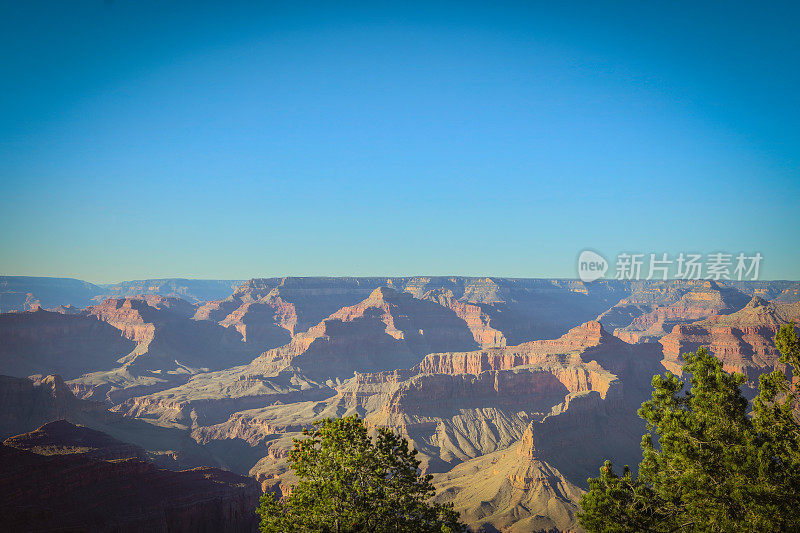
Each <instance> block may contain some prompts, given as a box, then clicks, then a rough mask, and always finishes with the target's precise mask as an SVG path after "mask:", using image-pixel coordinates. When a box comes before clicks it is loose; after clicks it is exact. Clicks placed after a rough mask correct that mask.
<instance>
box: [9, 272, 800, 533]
mask: <svg viewBox="0 0 800 533" xmlns="http://www.w3.org/2000/svg"><path fill="white" fill-rule="evenodd" d="M133 286H135V287H137V288H139V289H148V290H142V291H140V292H145V293H146V292H149V289H152V291H155V292H158V291H160V290H162V289H161V288H159V287H161V285H158V284H153V285H152V286H149V287H144V285H135V284H134V285H132V287H133ZM164 287H166V285H165V286H164ZM126 290H133V289H131V288H129V289H126ZM791 290H792V284H791V283H788V282H753V283H733V282H731V283H729V284H728V283H725V284H722V283H720V284H716V283H706V282H669V283H662V282H640V283H630V282H621V281H598V282H592V283H581V282H577V281H568V280H514V279H503V278H465V277H416V278H274V279H255V280H250V281H249V282H247V283H245V284H243V285H242V286H241V287H239V288H238V289H237V290H236V291H235V292H234V294H232V295H231V296H230V297H228V298H222V297H218V298H215V300H214V301H210V302H206V303H203V304H200V305H196V303H195V300H190V301H184V300H182V299H178V298H175V297H174V295H173V296H170V295H157V294H144V295H141V296H136V297H131V296H126V297H119V298H112V299H110V300H106V301H103V302H101V303H99V304H98V305H95V306H92V307H90V308H87V309H86V310H84V311H80V313H78V314H75V311H77V310H76V309H69V308H67V307H64V308H63V309H61V310H59V311H60V312H59V313H44V312H41V311H40V312H38V313H16V314H15V315H14V316H15V318H9V319H8V320H9V323H12V322H13V321H14V320H19V321H25V320H34V319H35V318H36V315H40V316H41V317H44V318H46V319H47V320H42V319H37V320H41V323H42V324H46V323H48V322H47V321H51V322H52V323H53V324H61V323H62V322H57V321H59V320H62V321H63V320H68V319H72V320H74V321H75V324H80V325H83V326H81V327H84V326H85V325H89V326H92V327H95V328H100V329H98V330H97V331H95V332H94V333H92V334H91V335H93V337H92V338H95V339H99V340H98V342H99V343H100V344H102V345H104V346H105V345H107V342H106V339H112V338H113V339H114V342H117V343H121V344H122V349H119V346H116V347H113V349H110V348H109V349H107V355H103V354H104V353H106V352H103V351H101V349H99V348H98V349H96V350H95V349H92V350H91V352H92V353H91V354H88V355H91V356H92V358H93V362H94V363H97V364H98V366H96V367H91V366H86V365H87V364H88V363H87V362H86V361H83V360H81V359H80V356H79V355H75V356H70V357H68V358H67V359H69V360H70V361H71V362H70V365H71V367H70V368H73V369H74V372H78V373H80V375H77V376H76V375H75V374H71V377H74V379H71V380H70V381H68V382H67V384H66V385H65V384H64V382H63V380H60V378H57V377H55V376H51V377H47V378H37V379H38V380H37V381H35V382H34V381H30V380H19V379H17V380H14V379H13V378H8V379H7V380H6V379H5V378H0V407H3V406H7V408H6V409H4V410H0V411H2V412H0V429H3V430H4V431H6V433H4V434H3V435H2V436H3V438H5V437H9V436H11V435H12V434H19V433H28V434H27V435H24V436H21V437H19V438H17V439H12V440H11V441H9V443H13V444H15V445H16V446H18V447H19V448H27V449H28V450H36V451H37V452H41V453H49V454H54V455H52V456H50V457H49V459H48V460H55V459H57V458H59V457H60V458H61V459H64V458H67V457H68V458H70V459H75V458H76V457H75V456H76V455H81V454H88V455H87V456H86V457H84V459H89V458H91V457H93V455H92V454H100V456H101V457H102V454H109V455H108V456H107V457H105V458H111V457H116V458H119V457H121V456H123V455H126V454H127V455H134V454H136V453H141V451H142V450H143V451H144V454H145V457H146V458H147V459H148V460H150V461H155V462H156V463H157V464H158V465H161V466H168V467H169V468H175V469H176V468H184V467H187V466H196V465H201V464H202V465H218V466H222V467H224V468H227V469H230V470H232V471H235V472H237V473H239V474H246V473H249V474H250V476H251V477H255V478H256V480H257V482H258V483H260V485H261V487H262V488H263V489H264V490H271V491H276V492H280V493H285V491H287V490H289V489H290V487H291V485H292V483H294V482H295V481H296V480H295V479H294V478H293V475H292V473H291V471H290V470H289V469H288V465H287V461H286V456H287V452H288V450H289V449H290V448H291V446H292V438H294V437H299V436H301V435H302V431H303V429H304V428H308V427H310V426H311V425H312V424H313V422H314V421H315V420H319V419H321V418H326V417H340V416H346V415H350V414H358V415H359V416H361V417H362V418H363V419H364V420H365V421H366V423H367V424H368V425H369V426H370V427H371V428H375V427H380V426H388V427H391V428H393V429H394V430H396V431H398V432H400V433H402V434H403V435H404V436H406V437H407V438H408V439H409V440H410V442H411V444H412V445H413V446H414V447H415V448H416V449H418V450H419V451H420V459H421V460H422V466H423V468H424V469H425V471H426V472H431V473H434V474H436V483H437V486H438V487H439V489H440V493H439V498H441V499H443V500H444V501H452V502H453V503H454V504H455V505H456V507H457V509H459V510H460V511H462V513H463V516H464V517H465V519H466V520H467V521H468V522H469V523H470V524H472V525H474V526H475V527H481V526H486V528H487V529H488V530H492V528H496V529H505V530H510V531H517V530H519V531H526V530H531V529H542V528H544V529H559V530H567V529H571V528H574V527H575V512H576V506H575V505H576V502H577V499H578V498H579V495H580V491H581V490H582V489H584V488H586V487H585V482H586V478H587V477H589V476H594V475H596V473H597V468H598V467H599V465H601V464H602V462H603V460H605V459H607V458H609V459H612V460H613V461H614V462H615V463H617V464H630V465H631V466H635V465H636V464H637V463H638V461H639V459H640V458H641V450H640V447H639V443H640V440H641V435H642V434H643V433H644V431H645V428H644V425H643V422H642V421H641V419H639V418H638V417H637V416H636V409H637V408H638V407H639V405H640V404H641V402H642V401H644V400H645V399H647V398H648V397H649V396H650V392H651V390H650V389H651V386H650V383H651V378H652V376H653V375H654V374H656V373H661V372H663V369H664V368H663V366H662V360H664V361H665V364H666V365H669V363H670V357H673V356H670V355H666V357H665V354H663V353H662V348H663V350H664V352H665V353H667V352H668V353H679V352H682V351H687V350H688V349H694V347H695V346H696V344H697V343H708V344H712V349H716V351H715V353H717V354H718V356H720V357H721V358H722V359H723V361H725V362H726V365H728V366H727V367H726V368H734V367H735V368H740V367H742V364H741V361H739V359H742V360H744V361H745V362H746V364H745V367H746V366H747V365H755V366H757V365H758V364H761V363H762V362H763V361H767V363H768V364H765V365H764V368H767V367H769V368H771V366H770V365H771V364H772V363H771V362H770V361H771V360H770V357H773V358H774V356H775V355H776V354H775V353H774V346H770V345H769V343H770V342H771V337H772V336H774V331H775V330H776V327H777V326H779V325H780V324H782V323H785V322H786V321H787V320H790V319H791V318H792V317H796V316H797V314H796V313H795V312H794V311H791V308H790V307H786V306H785V305H784V304H782V303H781V302H782V301H783V299H786V298H790V297H791V294H790V292H791ZM787 291H789V292H787ZM752 295H761V296H763V297H770V298H776V300H775V301H773V302H762V301H760V300H758V301H754V302H751V304H752V305H749V306H747V308H744V309H742V308H743V307H744V306H745V303H746V301H747V300H748V299H750V298H751V297H752ZM787 295H788V296H787ZM623 299H625V300H624V301H622V300H623ZM621 301H622V302H621ZM756 304H757V305H756ZM748 308H752V309H750V310H748ZM739 309H741V311H738V310H739ZM745 311H746V312H745ZM42 313H44V314H42ZM793 313H794V314H793ZM51 315H52V316H51ZM598 315H599V321H598V320H592V318H593V317H597V316H598ZM5 316H6V315H2V316H0V324H2V321H3V319H5ZM709 317H711V318H709ZM698 319H702V320H700V321H699V322H698ZM63 323H64V324H66V323H67V322H63ZM89 326H85V327H89ZM673 326H676V327H675V332H681V331H683V330H681V329H680V328H690V327H692V328H697V329H696V335H695V333H692V335H695V336H694V337H692V336H691V335H689V334H688V333H685V335H684V336H683V337H680V336H678V337H677V338H676V337H674V336H671V335H665V333H666V332H667V331H668V330H670V329H671V328H672V327H673ZM714 328H728V329H729V331H728V332H727V333H725V334H724V335H723V333H721V332H720V331H717V330H715V329H714ZM747 328H755V329H752V330H749V329H747ZM759 328H761V329H759ZM764 328H766V329H764ZM40 329H43V330H44V332H50V334H49V335H50V336H49V337H48V336H46V335H43V332H42V331H39V330H40ZM612 329H613V331H614V334H613V335H612V334H610V333H609V331H610V330H612ZM767 330H768V331H767ZM0 331H3V330H1V329H0ZM24 331H25V328H23V327H19V328H18V333H17V334H15V335H16V337H14V336H12V335H11V334H8V335H6V336H4V337H2V338H0V340H3V341H5V340H6V339H7V338H8V339H11V338H15V339H22V341H18V342H20V343H21V344H18V345H17V346H22V347H24V346H26V344H25V343H28V344H27V345H30V346H35V347H36V348H35V349H30V350H29V352H28V355H27V356H26V357H25V359H26V360H31V361H33V360H35V357H39V355H37V354H38V353H48V352H46V350H45V348H43V347H42V346H46V347H48V349H51V350H60V351H59V352H55V351H54V352H53V353H65V348H64V346H65V345H67V344H69V343H68V342H67V340H70V339H71V340H72V342H78V344H79V345H81V346H84V347H87V346H91V345H90V344H88V342H89V341H87V340H85V339H84V332H82V331H80V330H76V332H75V333H74V334H72V333H70V334H66V333H63V332H61V330H60V329H58V327H53V328H50V329H47V328H40V327H39V326H38V325H32V326H31V327H30V328H29V331H30V334H27V333H22V332H24ZM102 331H105V332H106V333H105V334H101V333H102ZM686 331H687V332H688V330H686ZM714 331H716V333H714ZM98 332H99V333H98ZM26 335H27V336H26ZM37 335H38V336H39V337H38V338H40V339H45V340H40V341H38V342H39V344H31V343H32V342H33V341H31V336H33V337H36V336H37ZM662 337H663V338H662ZM659 338H660V339H661V340H662V343H657V342H650V341H652V340H654V339H659ZM765 339H766V340H765ZM101 341H102V342H101ZM626 341H631V342H630V343H629V342H626ZM645 341H646V342H645ZM15 342H17V341H15ZM671 342H672V343H673V344H670V343H671ZM742 342H744V344H742ZM80 343H83V344H80ZM693 343H694V344H693ZM8 344H9V343H7V342H6V343H5V345H8ZM5 345H4V343H0V354H2V353H4V352H3V351H2V350H3V349H4V346H5ZM748 350H750V351H752V354H748ZM17 351H19V350H18V349H16V350H15V351H10V350H9V351H7V352H5V353H6V354H7V355H5V356H4V357H5V358H2V357H0V364H3V362H4V361H11V360H12V359H11V357H13V356H14V354H15V353H16V352H17ZM259 354H260V355H259ZM55 359H57V357H55V356H52V357H50V359H42V360H43V361H45V363H42V364H41V365H40V366H43V367H44V366H47V365H49V364H50V363H49V362H48V361H50V360H55ZM54 364H55V363H54ZM737 364H738V365H739V366H736V365H737ZM731 365H732V366H731ZM31 368H33V369H34V370H36V369H38V368H39V367H31ZM85 368H89V369H90V370H84V369H85ZM674 368H677V367H674ZM87 372H88V373H87ZM23 375H28V374H23ZM71 391H76V392H77V393H78V394H79V395H81V396H82V397H83V398H98V399H101V400H102V401H103V402H104V403H103V404H101V403H98V402H92V401H87V400H85V399H78V398H76V397H75V396H73V394H72V392H71ZM107 407H111V410H107V409H106V408H107ZM62 418H63V419H66V420H67V421H69V422H71V423H74V424H80V425H81V426H85V427H83V428H74V426H72V427H69V426H68V425H65V423H63V422H58V419H62ZM32 421H34V422H36V423H35V424H33V425H31V424H32ZM53 421H56V422H55V423H53V424H48V425H46V426H45V427H43V428H41V429H40V430H36V428H37V427H39V426H40V425H42V424H45V423H48V422H53ZM91 430H95V431H100V432H103V433H106V434H107V435H110V436H111V437H113V439H111V440H108V441H103V439H102V438H100V437H97V435H95V434H94V433H91ZM114 439H116V441H114ZM116 443H122V445H119V444H116ZM126 443H131V444H130V445H127V444H126ZM125 446H132V447H133V448H131V449H126V447H125ZM115 447H116V448H115ZM137 447H138V448H137ZM115 449H116V450H117V451H113V450H115ZM137 450H138V451H137ZM56 454H60V455H56ZM95 458H97V457H95ZM115 461H118V459H115ZM104 462H105V463H108V464H112V463H109V462H108V461H104ZM159 475H162V474H159ZM163 475H166V474H163ZM212 477H213V476H212ZM137 479H138V478H137ZM148 479H150V478H148ZM137 482H138V481H137ZM165 512H166V511H165ZM170 512H171V511H170ZM181 512H182V511H181ZM215 512H221V513H223V515H225V513H226V512H228V511H219V510H218V511H215ZM251 512H252V509H251V510H249V511H248V514H249V513H251ZM186 516H188V515H186ZM225 516H228V517H230V516H233V515H232V514H230V513H229V514H228V515H225ZM184 518H186V517H184ZM186 519H187V520H190V519H189V518H186ZM146 520H150V518H146ZM145 523H146V525H147V527H150V526H151V525H152V524H151V523H150V522H145ZM101 525H102V524H101ZM98 527H100V526H98ZM103 527H105V526H103ZM152 527H161V526H158V525H152Z"/></svg>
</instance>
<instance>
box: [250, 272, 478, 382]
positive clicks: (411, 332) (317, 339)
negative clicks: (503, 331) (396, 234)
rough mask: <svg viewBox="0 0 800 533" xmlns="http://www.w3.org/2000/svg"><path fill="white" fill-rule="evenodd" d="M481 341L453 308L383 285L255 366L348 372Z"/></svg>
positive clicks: (401, 364)
mask: <svg viewBox="0 0 800 533" xmlns="http://www.w3.org/2000/svg"><path fill="white" fill-rule="evenodd" d="M475 346H476V343H475V339H474V336H473V335H472V333H471V332H470V330H469V329H468V328H467V325H466V323H465V322H464V321H463V320H462V319H460V318H459V317H458V315H457V314H456V313H455V312H453V311H452V310H450V309H446V308H444V307H442V306H440V305H438V304H436V303H433V302H430V301H427V300H419V299H417V298H414V297H413V296H411V295H410V294H407V293H398V292H397V291H395V290H394V289H391V288H388V287H380V288H377V289H375V290H374V291H373V292H372V293H371V294H370V296H369V297H368V298H367V299H366V300H364V301H362V302H360V303H358V304H356V305H353V306H348V307H344V308H342V309H340V310H338V311H336V312H335V313H333V314H332V315H330V316H329V317H328V318H326V319H325V320H323V321H322V322H320V323H319V324H317V325H316V326H314V327H313V328H311V329H309V330H308V331H307V332H305V333H301V334H298V335H296V336H295V337H294V338H293V339H292V341H291V342H290V343H289V344H287V345H286V346H283V347H281V348H276V349H274V350H270V351H267V352H265V353H264V354H262V355H261V356H259V358H258V359H257V360H256V361H254V362H253V363H252V364H251V365H250V367H251V368H252V369H262V370H264V371H265V373H266V372H269V371H272V370H273V369H276V368H281V367H285V366H288V365H292V366H295V367H297V368H300V369H301V370H302V371H303V372H304V373H305V374H307V375H313V376H316V377H318V378H322V377H337V378H347V377H351V376H352V375H353V373H354V372H379V371H382V370H393V369H396V368H408V367H410V366H412V365H413V364H414V363H416V362H417V361H419V359H420V358H421V357H422V356H423V355H424V354H426V353H429V352H434V351H438V350H442V349H447V348H451V349H462V350H463V349H470V348H473V347H475Z"/></svg>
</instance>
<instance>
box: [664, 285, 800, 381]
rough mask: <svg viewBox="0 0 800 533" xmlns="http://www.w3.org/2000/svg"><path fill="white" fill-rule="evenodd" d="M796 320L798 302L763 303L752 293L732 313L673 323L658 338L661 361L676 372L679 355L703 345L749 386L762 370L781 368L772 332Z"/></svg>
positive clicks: (798, 316)
mask: <svg viewBox="0 0 800 533" xmlns="http://www.w3.org/2000/svg"><path fill="white" fill-rule="evenodd" d="M799 320H800V304H799V303H793V304H784V303H780V302H777V301H776V302H766V301H764V300H762V299H760V298H758V297H757V296H754V297H753V299H752V300H750V302H749V303H748V304H747V306H745V307H744V308H743V309H741V310H740V311H738V312H736V313H732V314H730V315H718V316H712V317H710V318H707V319H705V320H700V321H697V322H693V323H691V324H688V325H680V326H676V327H675V329H673V330H672V333H670V334H669V335H667V336H665V337H664V338H663V339H661V344H662V345H663V347H664V361H663V364H664V366H665V367H666V368H668V369H669V370H670V371H672V372H674V373H676V374H678V375H680V374H681V367H682V365H683V361H682V359H681V354H684V353H686V352H693V351H695V350H697V348H699V347H700V346H706V347H708V349H709V351H710V352H711V353H713V354H714V355H715V356H716V357H717V358H719V359H721V360H722V363H723V367H724V369H725V370H726V371H727V372H739V373H742V374H745V375H746V376H747V377H748V378H749V381H750V384H751V386H752V385H755V382H756V381H757V379H758V376H759V375H760V374H762V373H763V372H766V371H771V370H775V369H778V368H780V369H783V368H782V365H779V363H778V358H779V357H780V353H779V352H778V350H777V349H776V348H775V342H774V339H775V335H776V334H777V332H778V330H779V329H780V327H781V326H782V325H784V324H788V323H790V322H795V323H796V322H798V321H799Z"/></svg>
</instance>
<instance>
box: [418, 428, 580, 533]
mask: <svg viewBox="0 0 800 533" xmlns="http://www.w3.org/2000/svg"><path fill="white" fill-rule="evenodd" d="M434 484H435V485H436V487H437V495H436V500H437V501H439V502H441V503H452V504H453V505H454V508H455V510H456V511H458V512H459V513H461V519H462V521H464V522H465V523H467V524H468V525H469V526H471V527H472V528H473V529H475V530H479V529H481V528H489V530H490V531H495V530H502V531H504V532H509V533H516V532H519V533H522V532H528V531H552V530H558V531H576V530H579V529H580V528H579V526H578V520H577V513H578V511H579V507H578V502H579V500H580V497H581V494H582V493H583V490H581V489H580V488H579V487H577V486H575V485H574V484H572V483H570V482H569V481H568V480H567V479H566V478H565V477H564V476H563V475H562V474H561V472H559V471H558V470H557V469H556V468H554V467H553V466H552V465H550V464H548V463H547V462H546V461H545V460H543V459H542V457H541V454H540V453H539V452H538V451H537V450H536V449H535V447H534V446H533V437H532V435H531V429H530V427H529V428H528V429H527V430H526V431H525V434H524V435H523V436H522V438H521V439H520V440H519V441H517V442H516V443H515V444H513V445H512V446H510V447H508V448H505V449H502V450H498V451H495V452H492V453H488V454H486V455H482V456H480V457H476V458H474V459H471V460H469V461H466V462H464V463H461V464H460V465H458V466H456V467H455V468H453V469H452V470H450V471H449V472H446V473H444V474H436V475H435V476H434Z"/></svg>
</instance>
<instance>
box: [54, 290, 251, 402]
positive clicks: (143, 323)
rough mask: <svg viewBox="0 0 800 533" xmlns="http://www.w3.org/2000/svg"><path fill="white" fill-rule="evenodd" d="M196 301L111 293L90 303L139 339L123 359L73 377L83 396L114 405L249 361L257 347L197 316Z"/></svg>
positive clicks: (92, 313) (100, 316) (92, 312)
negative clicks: (198, 319) (103, 368)
mask: <svg viewBox="0 0 800 533" xmlns="http://www.w3.org/2000/svg"><path fill="white" fill-rule="evenodd" d="M193 311H194V306H192V305H191V304H188V303H187V302H184V301H182V300H180V299H177V298H173V297H162V296H153V295H149V296H148V295H145V296H140V297H136V298H112V299H109V300H106V301H105V302H103V303H102V304H99V305H96V306H92V307H88V308H87V309H86V310H85V311H84V314H86V315H87V316H89V317H95V318H96V319H97V320H99V321H102V322H105V323H107V324H109V325H111V326H112V327H114V328H116V329H117V330H118V331H119V334H120V335H121V336H122V337H124V338H126V339H130V340H132V341H134V342H135V343H136V345H135V347H134V348H133V350H131V351H130V352H129V353H128V354H124V355H123V356H121V357H120V359H119V364H118V365H115V366H114V367H111V368H109V369H107V370H105V371H97V372H91V373H86V374H85V375H83V376H81V377H79V378H76V379H74V380H72V381H71V382H70V385H71V386H72V388H73V390H74V391H75V392H76V393H77V394H79V395H80V396H81V397H83V398H93V399H102V400H104V401H107V402H109V403H111V404H117V403H120V402H122V401H124V400H126V399H127V398H130V397H133V396H137V395H141V394H147V393H151V392H154V391H158V390H163V389H166V388H169V387H172V386H175V385H179V384H181V383H184V382H185V381H186V380H187V379H188V378H189V377H190V376H191V375H193V374H196V373H198V372H202V371H209V370H217V369H222V368H227V367H231V366H235V365H237V364H242V363H244V362H247V361H248V360H250V359H251V358H252V356H253V355H254V352H255V350H253V349H252V348H251V347H250V346H248V345H247V344H245V343H244V342H242V338H241V335H239V334H238V333H237V332H235V331H232V330H230V329H227V328H223V327H221V326H219V325H217V324H214V323H211V322H204V321H196V320H193V319H192V318H191V317H192V316H193V314H194V313H193Z"/></svg>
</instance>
